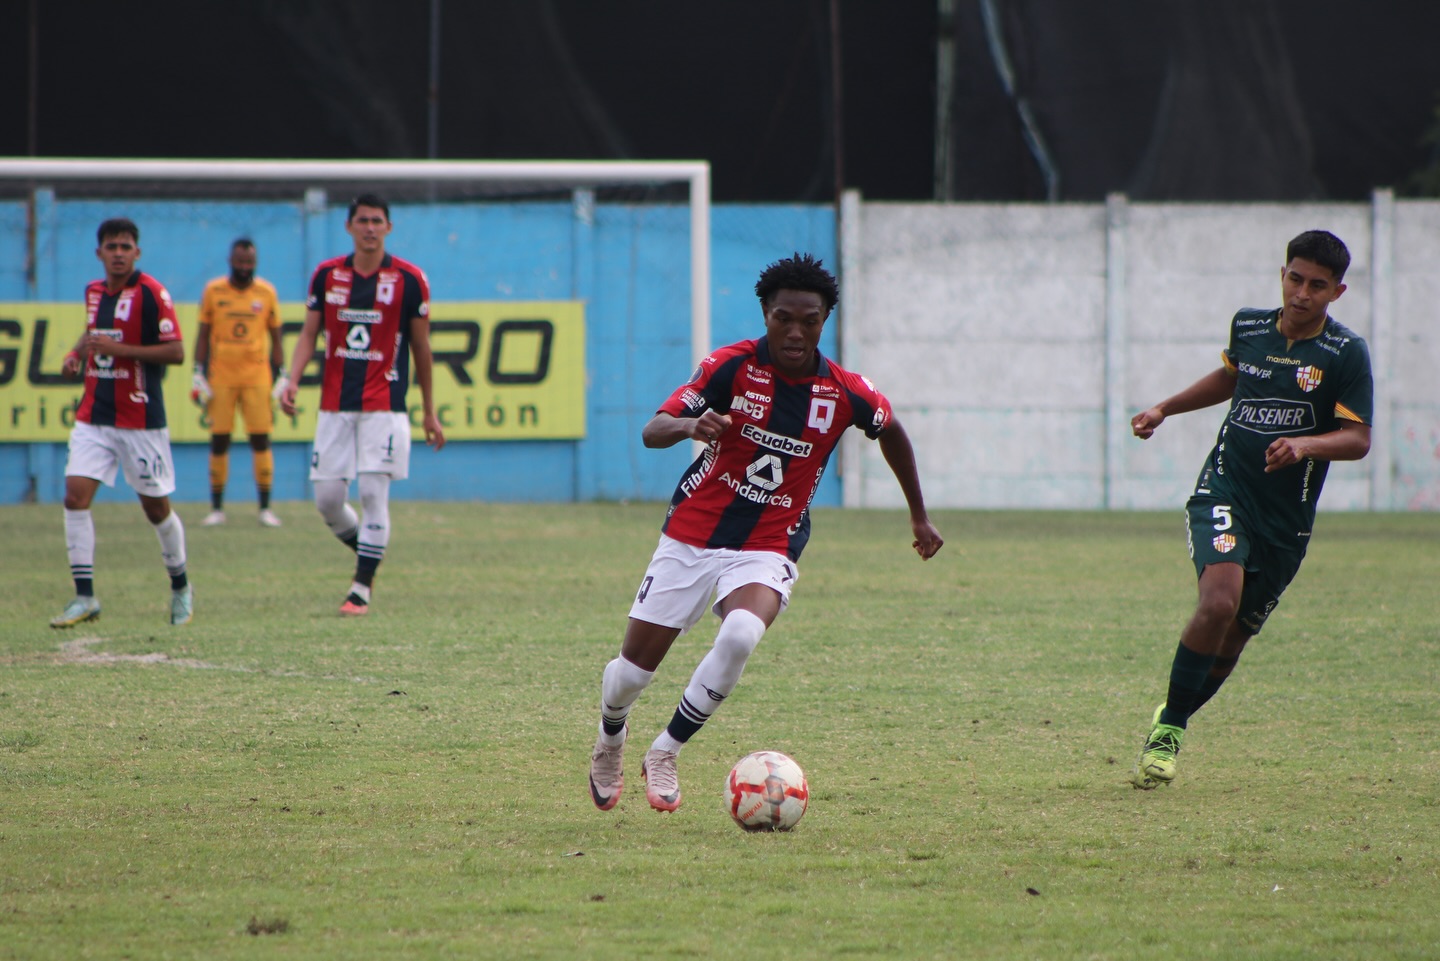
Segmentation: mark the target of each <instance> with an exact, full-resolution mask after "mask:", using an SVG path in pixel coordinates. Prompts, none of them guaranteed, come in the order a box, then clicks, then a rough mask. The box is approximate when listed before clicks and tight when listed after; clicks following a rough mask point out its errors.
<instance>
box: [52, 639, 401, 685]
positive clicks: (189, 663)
mask: <svg viewBox="0 0 1440 961" xmlns="http://www.w3.org/2000/svg"><path fill="white" fill-rule="evenodd" d="M105 641H106V639H105V638H103V637H77V638H74V639H72V640H68V641H63V642H62V643H61V644H60V653H59V655H58V656H57V657H56V658H55V660H56V663H59V664H87V665H99V666H105V665H113V664H167V665H169V666H171V667H185V668H189V669H191V670H195V671H233V672H234V673H236V674H263V675H265V676H266V677H303V678H312V679H315V680H324V681H350V682H352V683H355V684H374V683H375V679H374V678H370V677H341V676H340V675H338V674H306V673H304V672H303V671H276V670H270V669H267V668H256V667H235V666H233V665H227V664H211V663H210V662H209V661H202V660H198V659H197V658H193V657H171V656H170V655H169V654H166V653H165V652H164V651H152V652H151V653H149V654H112V653H110V652H109V651H92V650H90V648H91V647H92V646H93V645H95V644H103V643H105Z"/></svg>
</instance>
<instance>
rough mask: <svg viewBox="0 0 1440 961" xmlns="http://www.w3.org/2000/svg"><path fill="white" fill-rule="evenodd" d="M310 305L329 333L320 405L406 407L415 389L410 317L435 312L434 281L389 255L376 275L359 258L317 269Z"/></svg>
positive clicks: (342, 259) (325, 407)
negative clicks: (365, 269) (363, 270)
mask: <svg viewBox="0 0 1440 961" xmlns="http://www.w3.org/2000/svg"><path fill="white" fill-rule="evenodd" d="M305 307H306V309H307V310H317V311H320V313H321V316H322V327H323V329H324V331H325V368H324V375H323V377H322V379H321V386H320V409H321V410H332V411H339V410H390V411H404V410H405V392H406V391H407V390H408V389H409V387H410V350H409V348H410V321H411V320H412V319H414V318H416V317H428V316H429V315H430V282H429V281H428V280H426V279H425V274H424V272H423V271H422V270H421V269H420V268H419V267H416V266H415V265H414V264H412V263H408V262H407V261H404V260H401V259H400V258H399V257H392V256H391V255H389V254H386V255H385V259H384V260H382V261H381V262H380V267H379V269H378V270H376V271H375V272H374V273H373V274H370V275H368V276H367V275H365V274H362V273H359V272H358V271H356V270H355V255H354V254H348V255H346V256H344V257H334V258H331V259H330V260H327V261H325V262H324V263H322V264H321V265H320V266H319V267H316V268H315V274H314V276H312V277H311V278H310V294H309V297H308V298H307V299H306V301H305Z"/></svg>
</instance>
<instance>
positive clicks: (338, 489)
mask: <svg viewBox="0 0 1440 961" xmlns="http://www.w3.org/2000/svg"><path fill="white" fill-rule="evenodd" d="M349 490H350V482H349V481H343V480H317V481H316V482H315V507H316V509H317V510H319V511H320V516H321V517H323V518H324V519H325V526H326V527H328V528H330V533H332V534H334V535H335V536H336V537H338V538H340V539H341V540H342V541H343V540H345V539H346V538H347V537H349V536H350V535H352V534H354V533H355V532H356V529H357V528H358V527H359V526H360V515H359V514H356V513H355V508H353V507H351V506H350V505H349V504H348V503H346V501H345V495H346V493H347V492H349Z"/></svg>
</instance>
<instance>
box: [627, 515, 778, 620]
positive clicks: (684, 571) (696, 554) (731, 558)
mask: <svg viewBox="0 0 1440 961" xmlns="http://www.w3.org/2000/svg"><path fill="white" fill-rule="evenodd" d="M799 579H800V570H799V568H798V567H796V566H795V562H794V561H792V560H790V558H788V557H786V556H785V555H784V554H776V553H773V552H771V551H736V550H730V549H728V548H713V549H707V548H701V547H691V546H690V545H689V544H682V543H680V542H679V541H677V540H675V538H673V537H668V536H666V535H665V534H661V535H660V546H658V547H656V548H655V554H654V556H652V557H651V558H650V566H649V567H647V568H646V569H645V579H644V580H642V581H641V582H640V590H639V591H638V592H637V593H636V595H635V603H634V604H632V605H630V616H631V617H633V618H635V619H636V620H638V621H648V622H649V623H651V624H659V625H660V626H661V627H678V628H679V629H680V633H682V634H683V633H685V632H686V631H688V630H690V628H692V627H694V626H695V625H696V624H697V623H698V622H699V620H700V618H702V617H704V616H705V605H706V604H707V603H708V602H709V600H710V597H711V595H712V594H713V595H714V597H715V603H714V605H713V607H712V608H711V610H713V611H714V612H715V616H716V617H719V616H720V602H721V601H723V600H725V598H726V596H728V595H729V594H730V592H731V591H733V590H736V589H737V588H741V587H744V586H745V585H746V584H764V585H765V586H766V587H769V588H771V589H772V590H774V591H775V593H777V594H779V595H780V610H781V611H784V610H785V608H786V607H787V606H789V604H790V589H791V588H792V587H794V586H795V582H796V581H797V580H799Z"/></svg>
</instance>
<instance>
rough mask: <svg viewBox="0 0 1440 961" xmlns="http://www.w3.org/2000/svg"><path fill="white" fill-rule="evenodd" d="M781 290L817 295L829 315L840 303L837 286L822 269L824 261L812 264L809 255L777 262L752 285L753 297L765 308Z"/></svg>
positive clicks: (830, 274) (831, 277)
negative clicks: (753, 286)
mask: <svg viewBox="0 0 1440 961" xmlns="http://www.w3.org/2000/svg"><path fill="white" fill-rule="evenodd" d="M782 290H806V291H809V292H810V293H813V294H819V295H820V299H821V300H823V301H824V302H825V312H826V313H829V312H830V311H831V310H832V309H834V307H835V305H836V304H837V303H839V302H840V285H839V284H837V283H836V282H835V275H834V274H832V273H830V271H828V270H826V269H825V261H823V260H816V259H815V258H814V257H812V256H810V255H809V254H802V253H796V254H795V255H794V256H793V257H786V258H785V259H784V260H777V261H775V262H774V263H773V264H771V265H770V266H769V267H766V268H765V269H764V270H763V271H761V272H760V279H759V280H757V281H755V296H756V297H759V298H760V303H761V304H769V303H770V298H772V297H774V296H775V294H776V293H778V292H779V291H782Z"/></svg>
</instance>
